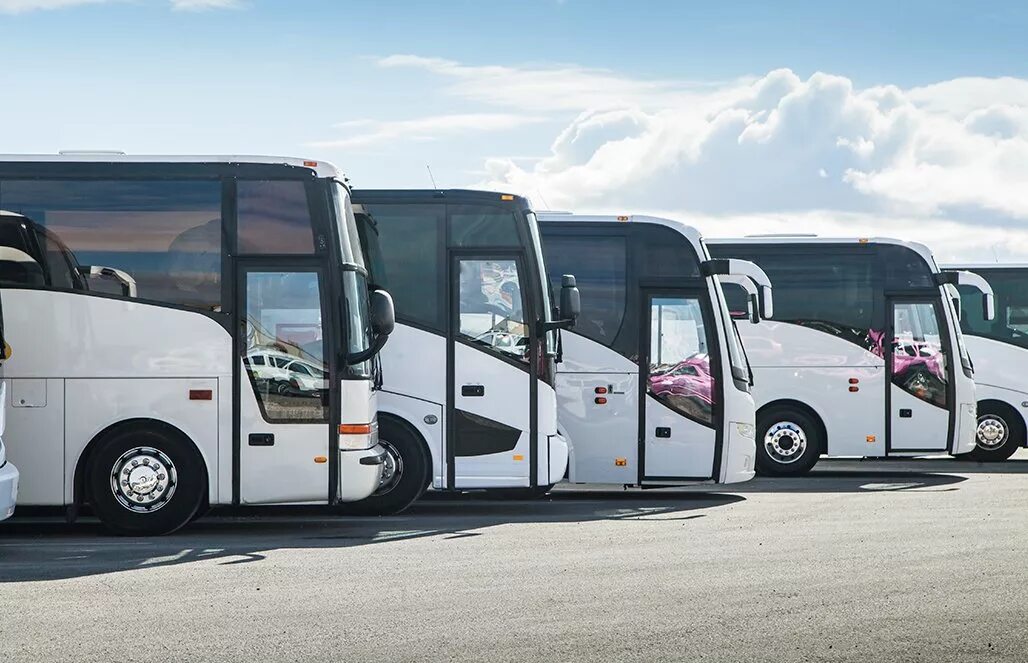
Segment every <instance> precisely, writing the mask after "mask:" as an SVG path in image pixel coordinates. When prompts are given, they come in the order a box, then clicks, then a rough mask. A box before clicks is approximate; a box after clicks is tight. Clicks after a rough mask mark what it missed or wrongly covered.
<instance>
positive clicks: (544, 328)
mask: <svg viewBox="0 0 1028 663" xmlns="http://www.w3.org/2000/svg"><path fill="white" fill-rule="evenodd" d="M575 322H576V321H575V320H574V319H572V318H567V319H565V320H551V321H550V322H545V321H543V320H540V321H539V324H538V326H537V329H538V330H539V331H538V332H537V334H536V335H537V336H545V335H546V333H547V332H551V331H555V330H557V329H574V327H575Z"/></svg>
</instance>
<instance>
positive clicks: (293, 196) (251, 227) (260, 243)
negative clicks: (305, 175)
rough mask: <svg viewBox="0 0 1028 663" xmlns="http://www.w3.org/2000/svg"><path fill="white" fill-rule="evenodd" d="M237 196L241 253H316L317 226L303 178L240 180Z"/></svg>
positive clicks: (238, 233)
mask: <svg viewBox="0 0 1028 663" xmlns="http://www.w3.org/2000/svg"><path fill="white" fill-rule="evenodd" d="M236 197H237V200H238V206H239V212H238V214H239V222H238V224H239V228H238V231H237V235H238V238H239V252H240V253H257V254H273V253H288V254H308V255H309V254H312V253H314V229H313V227H312V226H311V215H310V209H309V207H308V205H307V190H306V187H305V186H304V183H303V182H302V181H301V180H253V181H249V180H239V182H238V185H237V187H236Z"/></svg>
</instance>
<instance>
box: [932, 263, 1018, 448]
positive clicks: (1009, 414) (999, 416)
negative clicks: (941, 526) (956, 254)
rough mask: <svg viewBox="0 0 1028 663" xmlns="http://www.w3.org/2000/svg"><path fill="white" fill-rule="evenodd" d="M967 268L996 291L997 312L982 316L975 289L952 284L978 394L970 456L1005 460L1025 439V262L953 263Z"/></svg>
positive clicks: (951, 267)
mask: <svg viewBox="0 0 1028 663" xmlns="http://www.w3.org/2000/svg"><path fill="white" fill-rule="evenodd" d="M944 269H960V270H963V269H970V270H972V271H973V272H974V273H975V274H977V275H979V276H981V277H982V278H984V279H985V280H986V281H987V282H988V283H989V285H990V286H991V288H992V290H993V291H994V292H995V306H996V315H995V316H994V317H993V319H992V320H988V319H986V317H985V316H984V315H983V310H982V307H983V305H984V304H983V300H982V298H981V297H980V296H979V292H978V290H979V289H978V288H976V287H974V286H969V285H960V286H957V288H958V290H959V292H960V296H961V315H960V326H961V328H962V329H963V331H964V340H965V342H966V343H967V350H968V352H969V353H970V354H971V360H972V361H973V362H974V381H975V384H976V385H977V397H978V429H977V439H976V442H977V446H976V447H975V449H974V450H973V451H972V452H971V453H970V454H969V457H970V458H972V459H974V460H984V461H994V460H1006V459H1007V458H1010V456H1011V455H1012V454H1013V453H1014V452H1015V451H1017V449H1018V448H1020V447H1023V446H1025V445H1026V444H1028V438H1026V435H1025V431H1026V430H1028V265H1014V264H1005V265H1002V264H980V265H960V266H957V265H953V266H945V267H944Z"/></svg>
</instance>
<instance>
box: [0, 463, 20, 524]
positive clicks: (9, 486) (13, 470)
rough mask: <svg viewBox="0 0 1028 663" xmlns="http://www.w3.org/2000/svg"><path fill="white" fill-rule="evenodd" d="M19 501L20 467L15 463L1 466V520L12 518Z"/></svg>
mask: <svg viewBox="0 0 1028 663" xmlns="http://www.w3.org/2000/svg"><path fill="white" fill-rule="evenodd" d="M17 502H18V468H17V467H15V466H14V463H10V462H9V463H7V464H5V465H4V466H3V467H0V520H5V519H7V518H10V517H11V515H12V514H13V513H14V505H15V504H16V503H17Z"/></svg>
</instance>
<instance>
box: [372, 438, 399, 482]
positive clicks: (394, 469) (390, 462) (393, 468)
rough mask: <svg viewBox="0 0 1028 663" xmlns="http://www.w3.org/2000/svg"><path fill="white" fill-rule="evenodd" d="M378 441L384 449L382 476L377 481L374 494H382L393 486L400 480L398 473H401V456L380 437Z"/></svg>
mask: <svg viewBox="0 0 1028 663" xmlns="http://www.w3.org/2000/svg"><path fill="white" fill-rule="evenodd" d="M378 442H379V444H381V445H382V447H383V448H384V449H385V462H384V463H382V478H381V479H379V481H378V490H376V491H375V494H376V495H382V494H385V493H388V492H389V491H390V490H392V489H393V488H395V487H396V484H397V483H398V482H399V481H400V475H402V474H403V458H402V457H401V456H400V453H399V452H398V451H397V450H396V448H395V447H394V446H393V445H391V444H389V443H388V442H386V441H385V440H382V439H379V441H378Z"/></svg>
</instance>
